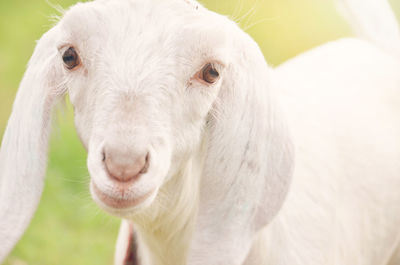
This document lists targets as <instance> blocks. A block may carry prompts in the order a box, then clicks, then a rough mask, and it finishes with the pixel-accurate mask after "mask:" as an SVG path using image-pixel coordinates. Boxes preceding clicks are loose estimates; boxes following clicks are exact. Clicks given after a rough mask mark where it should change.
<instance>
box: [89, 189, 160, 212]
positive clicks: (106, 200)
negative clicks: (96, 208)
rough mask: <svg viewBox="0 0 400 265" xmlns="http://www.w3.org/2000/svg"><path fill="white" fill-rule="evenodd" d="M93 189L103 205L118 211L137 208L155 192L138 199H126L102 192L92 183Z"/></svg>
mask: <svg viewBox="0 0 400 265" xmlns="http://www.w3.org/2000/svg"><path fill="white" fill-rule="evenodd" d="M92 187H93V192H94V194H95V195H96V197H97V198H98V199H99V201H100V202H101V203H102V204H104V205H105V206H106V207H109V208H112V209H118V210H123V209H132V208H135V207H137V206H139V205H141V204H142V203H144V202H145V201H146V200H147V199H148V198H150V197H151V196H152V195H153V193H154V190H152V191H150V192H148V193H146V194H144V195H142V196H139V197H137V198H130V199H124V198H117V197H113V196H110V195H108V194H106V193H104V192H102V191H101V190H100V189H99V188H98V187H97V186H96V184H94V183H92Z"/></svg>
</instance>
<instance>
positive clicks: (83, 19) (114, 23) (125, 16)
mask: <svg viewBox="0 0 400 265" xmlns="http://www.w3.org/2000/svg"><path fill="white" fill-rule="evenodd" d="M221 22H222V21H221V17H220V16H217V15H215V14H213V13H212V12H209V11H208V10H206V9H204V8H202V7H198V4H197V3H196V2H194V1H191V0H103V1H95V2H87V3H79V4H77V5H75V6H73V7H72V8H71V9H70V10H69V11H68V12H67V13H66V14H65V16H64V18H63V20H62V25H63V27H64V29H65V30H66V32H67V35H68V37H70V38H71V41H72V42H87V41H88V40H90V39H94V38H97V39H99V40H96V42H97V43H99V42H100V43H101V42H104V41H110V40H115V41H118V42H119V43H126V45H134V44H135V43H129V41H131V40H134V39H135V38H136V39H137V38H140V40H141V41H146V40H147V41H149V42H151V41H152V42H158V43H165V42H168V40H174V39H178V38H179V37H178V36H179V34H180V33H181V32H182V31H183V29H184V28H188V27H191V28H192V30H193V31H195V30H196V28H197V30H200V31H201V30H204V26H207V25H208V26H210V24H211V25H212V24H223V23H221ZM209 29H211V30H212V27H209ZM186 32H188V31H186ZM152 35H153V36H152Z"/></svg>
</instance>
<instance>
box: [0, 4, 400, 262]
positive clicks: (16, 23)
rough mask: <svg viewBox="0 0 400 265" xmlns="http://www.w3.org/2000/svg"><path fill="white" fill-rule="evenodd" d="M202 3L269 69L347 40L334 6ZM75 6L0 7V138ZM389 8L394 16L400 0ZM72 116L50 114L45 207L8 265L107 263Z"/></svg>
mask: <svg viewBox="0 0 400 265" xmlns="http://www.w3.org/2000/svg"><path fill="white" fill-rule="evenodd" d="M200 2H201V3H202V4H204V5H205V6H206V7H208V8H209V9H211V10H214V11H216V12H218V13H221V14H225V15H227V16H228V17H230V18H231V19H233V20H235V21H236V22H237V23H238V24H240V26H241V27H242V28H243V29H244V30H245V31H247V32H248V33H249V34H251V35H252V36H253V37H254V39H255V40H256V41H257V42H258V43H259V45H260V46H261V48H262V50H263V52H264V54H265V57H266V60H267V61H268V63H269V64H270V65H273V66H277V65H279V64H280V63H282V62H284V61H285V60H287V59H289V58H292V57H294V56H296V55H297V54H299V53H301V52H303V51H306V50H308V49H311V48H312V47H315V46H317V45H320V44H322V43H325V42H327V41H330V40H335V39H338V38H341V37H347V36H351V35H352V34H351V32H350V30H349V28H348V27H347V25H346V23H345V22H344V20H343V19H342V18H341V17H340V15H339V14H338V13H337V11H336V9H335V5H334V2H333V0H203V1H200ZM74 3H76V1H75V0H50V3H49V1H46V0H31V1H26V0H1V1H0V137H1V136H2V135H3V133H4V130H5V126H6V122H7V119H8V116H9V115H10V112H11V106H12V102H13V100H14V97H15V93H16V91H17V88H18V84H19V81H20V79H21V78H22V75H23V73H24V70H25V65H26V64H27V62H28V60H29V58H30V56H31V54H32V51H33V48H34V46H35V40H37V39H39V38H40V36H41V35H42V34H43V33H44V32H45V31H47V30H48V29H49V28H50V27H51V25H52V24H53V22H52V17H53V15H58V12H57V11H56V10H55V9H54V5H57V6H58V5H59V6H61V7H63V8H65V9H67V8H68V6H70V5H72V4H74ZM391 4H392V6H393V8H394V9H395V12H396V14H397V15H398V17H399V16H400V0H392V1H391ZM52 6H53V7H52ZM72 115H73V113H72V108H71V107H70V105H69V103H68V101H67V107H66V108H63V109H62V110H59V111H58V113H57V114H56V115H55V124H56V125H57V126H54V129H53V134H52V140H51V144H50V155H49V167H48V171H47V178H46V187H45V191H44V194H43V197H42V201H41V203H40V206H39V209H38V211H37V212H36V215H35V217H34V219H33V221H32V223H31V225H30V227H29V229H28V230H27V232H26V233H25V235H24V237H23V238H22V240H21V241H20V242H19V243H18V245H17V246H16V248H15V249H14V251H13V252H12V253H11V255H10V257H9V258H8V260H7V261H6V263H5V264H6V265H26V264H29V265H71V264H78V265H80V264H85V265H90V264H96V265H102V264H104V265H110V264H112V260H113V252H114V246H115V240H116V236H117V232H118V226H119V221H118V220H117V219H116V218H113V217H110V216H108V215H106V214H104V213H103V212H102V211H101V210H99V209H98V208H97V207H96V205H95V204H94V203H93V202H92V200H91V198H90V195H89V191H88V183H89V177H88V173H87V169H86V152H85V151H84V150H83V148H82V147H81V144H80V142H79V140H78V138H77V135H76V133H75V130H74V125H73V122H72ZM0 218H1V217H0Z"/></svg>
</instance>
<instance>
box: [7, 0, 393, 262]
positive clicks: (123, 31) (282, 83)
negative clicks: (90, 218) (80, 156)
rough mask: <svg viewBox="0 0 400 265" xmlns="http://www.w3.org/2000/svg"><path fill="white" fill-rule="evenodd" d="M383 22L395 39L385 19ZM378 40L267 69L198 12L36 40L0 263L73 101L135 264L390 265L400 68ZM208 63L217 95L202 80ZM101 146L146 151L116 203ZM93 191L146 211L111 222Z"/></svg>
mask: <svg viewBox="0 0 400 265" xmlns="http://www.w3.org/2000/svg"><path fill="white" fill-rule="evenodd" d="M354 1H356V0H354ZM370 1H372V0H370ZM347 3H348V5H349V6H351V7H352V9H350V10H353V11H355V10H357V9H356V8H354V7H357V6H356V5H355V3H357V2H353V0H348V1H347ZM377 6H378V5H377ZM379 7H382V8H387V6H386V7H384V4H383V5H382V6H379ZM382 10H383V9H382ZM387 10H388V9H387ZM381 13H382V14H383V13H385V14H391V13H390V12H389V11H388V12H381ZM381 13H379V14H381ZM359 14H363V13H362V12H360V13H359ZM365 21H366V20H365V19H364V18H363V19H355V20H354V22H355V23H361V24H362V23H364V22H365ZM376 21H377V23H380V21H382V23H386V24H385V25H389V26H390V28H391V29H392V31H390V32H389V33H388V34H389V35H390V34H391V33H393V34H397V33H398V27H397V26H396V25H395V24H393V23H394V21H395V20H394V19H393V18H392V17H389V18H387V17H379V19H377V20H376ZM362 25H363V27H362V28H363V29H364V28H365V29H367V31H365V32H368V34H367V35H368V36H378V34H377V32H375V31H374V30H372V29H370V28H369V27H368V24H362ZM396 30H397V31H396ZM375 33H376V34H377V35H374V34H375ZM364 35H365V34H364ZM370 39H372V40H373V41H371V42H368V41H361V40H356V39H346V40H340V41H337V42H333V43H329V44H327V45H324V46H322V47H319V48H316V49H314V50H312V51H310V52H308V53H305V54H303V55H301V56H299V57H297V58H295V59H293V60H291V61H289V62H287V63H285V64H284V65H282V66H280V67H278V68H277V69H271V68H270V67H268V65H267V64H266V63H265V60H264V58H263V55H262V53H261V51H260V49H259V48H258V46H257V44H256V43H255V42H254V41H253V40H252V39H251V38H250V37H249V36H248V35H247V34H245V33H244V32H243V31H241V30H240V29H239V28H238V27H237V26H236V25H235V24H234V23H233V22H231V21H229V20H228V19H226V18H225V17H222V16H220V15H217V14H215V13H212V12H210V11H208V10H206V9H204V8H203V7H201V6H200V5H199V4H198V3H196V2H194V1H184V0H168V1H166V0H123V1H122V0H97V1H95V2H89V3H85V4H78V5H76V6H74V7H73V8H72V9H71V10H69V11H68V12H67V13H66V14H65V16H64V17H63V19H62V20H61V21H60V22H59V23H58V24H57V25H56V26H55V27H54V28H53V29H52V30H51V31H50V32H49V33H47V34H46V35H45V36H43V38H42V39H41V40H40V41H39V43H38V46H37V48H36V50H35V53H34V55H33V57H32V59H31V62H30V65H29V67H28V70H27V72H26V74H25V77H24V80H23V81H22V83H21V86H20V89H19V93H18V96H17V98H16V101H15V105H14V109H13V113H12V115H11V117H10V121H9V125H8V127H7V131H6V133H5V136H4V139H3V143H2V147H1V153H0V158H1V159H0V177H1V179H0V181H1V182H0V190H1V193H0V196H1V197H0V199H1V200H0V202H1V203H0V216H2V219H1V220H0V260H2V259H4V258H5V256H6V255H7V254H8V253H9V251H10V250H11V249H12V247H13V246H14V244H15V243H16V242H17V241H18V239H19V237H20V236H21V234H22V233H23V231H24V230H25V228H26V226H27V225H28V223H29V220H30V218H31V216H32V214H33V212H34V210H35V208H36V206H37V203H38V201H39V198H40V194H41V189H42V185H43V175H44V168H45V161H46V158H45V156H46V149H47V135H48V127H49V126H48V124H49V119H50V110H51V107H52V105H53V104H54V102H55V100H56V98H57V97H59V96H61V95H62V94H63V92H64V90H68V93H69V96H70V99H71V102H72V104H73V105H74V110H75V123H76V128H77V131H78V133H79V135H80V138H81V140H82V143H83V144H84V146H85V147H86V148H87V150H88V168H89V172H90V174H91V190H92V195H93V198H94V200H95V201H96V202H97V203H98V204H99V206H100V207H102V208H103V209H104V210H106V211H108V212H110V213H111V214H114V215H117V216H120V217H123V218H124V219H127V220H129V221H130V222H133V223H134V224H135V226H134V227H135V236H136V239H135V240H136V241H137V242H138V259H139V261H140V263H139V264H141V265H183V264H187V265H204V264H207V265H226V264H229V265H263V264H265V265H266V264H274V265H296V264H308V265H313V264H319V265H320V264H359V265H361V264H362V265H364V264H365V265H366V264H371V265H372V264H389V261H390V262H392V264H395V263H393V262H396V260H395V259H396V258H398V254H395V250H396V249H398V248H399V247H398V244H399V239H400V237H399V235H400V231H399V229H398V227H399V224H400V196H399V195H398V194H399V192H398V190H399V188H400V176H399V175H400V174H399V173H400V164H399V159H400V148H399V147H400V141H399V140H398V139H400V138H399V132H400V125H399V124H400V123H399V122H398V121H399V119H398V117H399V116H398V115H399V113H400V109H399V108H400V104H399V103H400V102H399V100H397V99H398V97H399V89H400V75H399V70H398V69H400V61H399V60H398V59H394V57H395V54H396V48H395V47H396V45H394V43H392V42H391V43H392V44H391V46H390V47H391V48H385V47H388V46H385V47H383V46H382V45H381V44H380V43H381V42H380V41H379V38H378V37H374V38H370ZM393 39H396V37H393ZM382 43H383V42H382ZM70 46H74V47H75V49H76V50H77V51H78V53H79V55H80V58H81V61H82V65H81V66H80V67H79V68H78V69H76V70H73V71H70V70H67V69H65V68H63V62H62V60H61V54H62V52H63V51H64V50H65V48H68V47H70ZM378 47H379V48H378ZM382 48H383V49H382ZM210 62H211V63H213V64H214V65H215V67H216V68H217V70H218V71H219V73H220V80H219V81H218V82H216V83H215V84H213V85H207V84H206V83H204V82H201V81H199V80H198V78H196V77H197V73H198V72H199V71H200V70H201V69H202V67H203V66H204V65H205V64H207V63H210ZM284 116H286V117H287V121H286V120H285V119H284ZM288 128H290V131H291V133H289V130H288ZM292 142H294V143H295V147H294V146H293V144H292ZM106 144H107V145H113V146H117V147H118V148H127V149H129V150H148V151H149V152H150V157H151V160H150V166H149V169H148V172H147V173H146V174H144V175H143V176H142V177H141V178H140V179H139V180H138V181H137V182H135V184H134V185H132V186H130V187H129V189H128V190H127V191H126V192H124V193H123V194H121V193H120V192H119V188H118V187H117V186H116V185H115V183H114V182H112V181H111V180H110V178H109V177H108V175H107V173H106V170H105V168H104V165H103V162H102V150H103V147H104V145H106ZM295 151H296V156H294V153H295ZM290 184H291V188H290V187H289V186H290ZM95 187H97V190H100V191H101V192H103V193H104V194H107V195H109V196H113V197H118V198H120V199H124V200H131V199H136V198H140V197H142V196H143V195H146V194H148V195H149V196H148V197H147V198H146V199H145V200H144V201H143V202H142V203H140V204H139V205H137V206H135V207H131V208H129V209H114V208H112V207H109V206H107V205H106V204H105V203H104V202H103V201H102V199H101V198H100V197H99V196H98V193H97V192H96V188H95ZM289 188H290V192H289V195H288V196H287V194H288V191H289ZM286 197H287V199H286ZM285 200H286V201H285ZM284 202H285V203H284ZM126 222H128V221H126ZM128 228H129V224H128V223H124V224H123V226H122V228H121V230H120V239H119V241H118V244H117V256H116V259H115V262H116V264H117V265H118V264H123V260H124V257H123V256H122V255H125V254H126V252H125V251H124V248H126V247H127V246H128V245H129V244H128V243H129V242H128V240H130V237H129V236H127V234H126V233H129V232H127V231H129V229H128ZM124 253H125V254H124ZM392 255H393V257H392ZM396 255H397V256H396Z"/></svg>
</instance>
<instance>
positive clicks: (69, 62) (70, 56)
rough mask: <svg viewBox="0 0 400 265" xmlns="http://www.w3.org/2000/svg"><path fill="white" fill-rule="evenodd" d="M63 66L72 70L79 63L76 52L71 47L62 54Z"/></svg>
mask: <svg viewBox="0 0 400 265" xmlns="http://www.w3.org/2000/svg"><path fill="white" fill-rule="evenodd" d="M62 59H63V61H64V64H65V67H67V69H69V70H72V69H74V68H75V67H77V66H78V65H79V64H80V60H79V56H78V53H77V52H76V51H75V49H74V48H73V47H70V48H68V50H66V51H65V52H64V54H63V56H62Z"/></svg>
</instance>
